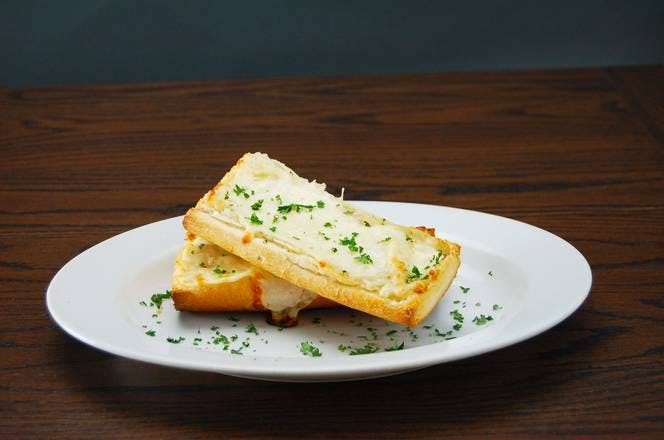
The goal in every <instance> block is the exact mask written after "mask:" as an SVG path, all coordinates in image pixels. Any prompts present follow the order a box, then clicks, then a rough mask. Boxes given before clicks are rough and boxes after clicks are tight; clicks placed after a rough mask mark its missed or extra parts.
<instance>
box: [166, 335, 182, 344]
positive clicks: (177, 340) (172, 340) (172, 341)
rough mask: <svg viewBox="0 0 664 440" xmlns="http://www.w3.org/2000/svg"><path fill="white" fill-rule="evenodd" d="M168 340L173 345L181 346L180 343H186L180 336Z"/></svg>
mask: <svg viewBox="0 0 664 440" xmlns="http://www.w3.org/2000/svg"><path fill="white" fill-rule="evenodd" d="M166 340H167V341H168V342H170V343H171V344H179V343H180V342H182V341H184V338H183V337H182V336H179V337H178V338H170V337H168V338H166Z"/></svg>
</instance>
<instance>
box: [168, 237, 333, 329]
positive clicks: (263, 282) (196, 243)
mask: <svg viewBox="0 0 664 440" xmlns="http://www.w3.org/2000/svg"><path fill="white" fill-rule="evenodd" d="M171 290H172V292H173V303H174V304H175V308H176V309H177V310H180V311H191V312H239V311H255V310H265V311H268V312H269V313H270V318H269V320H270V322H272V323H274V324H277V325H280V326H286V327H288V326H292V325H295V324H296V323H297V315H298V312H299V311H300V310H301V309H313V308H327V307H338V306H339V305H338V304H337V303H335V302H333V301H330V300H329V299H327V298H323V297H321V296H318V295H316V294H315V293H312V292H310V291H308V290H305V289H302V288H300V287H297V286H295V285H293V284H291V283H288V282H286V281H284V280H281V279H279V278H277V277H275V276H273V275H271V274H270V273H268V272H266V271H264V270H262V269H259V268H258V267H256V266H253V265H251V264H249V263H247V262H246V261H244V260H243V259H241V258H240V257H237V256H235V255H232V254H229V253H228V252H226V251H224V250H223V249H222V248H220V247H219V246H216V245H214V244H212V243H210V242H208V241H206V240H204V239H202V238H200V237H196V236H195V235H193V234H190V233H189V234H187V237H186V238H185V243H184V246H183V247H182V250H181V251H180V253H179V254H178V256H177V259H176V261H175V269H174V271H173V287H172V289H171Z"/></svg>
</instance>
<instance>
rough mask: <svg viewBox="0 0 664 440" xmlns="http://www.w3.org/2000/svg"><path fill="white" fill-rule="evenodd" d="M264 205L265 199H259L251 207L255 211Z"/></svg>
mask: <svg viewBox="0 0 664 440" xmlns="http://www.w3.org/2000/svg"><path fill="white" fill-rule="evenodd" d="M262 206H263V200H259V201H257V202H256V203H254V204H253V205H251V209H252V210H254V211H258V210H259V209H261V207H262Z"/></svg>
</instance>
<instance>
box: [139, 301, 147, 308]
mask: <svg viewBox="0 0 664 440" xmlns="http://www.w3.org/2000/svg"><path fill="white" fill-rule="evenodd" d="M139 304H140V305H142V306H144V307H147V306H148V304H147V303H146V302H145V301H141V302H139Z"/></svg>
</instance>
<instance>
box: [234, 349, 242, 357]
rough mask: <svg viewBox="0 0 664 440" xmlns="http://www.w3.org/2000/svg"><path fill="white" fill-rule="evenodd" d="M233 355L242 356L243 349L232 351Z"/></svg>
mask: <svg viewBox="0 0 664 440" xmlns="http://www.w3.org/2000/svg"><path fill="white" fill-rule="evenodd" d="M231 354H240V355H241V354H242V349H241V348H240V349H239V350H236V349H232V350H231Z"/></svg>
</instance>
